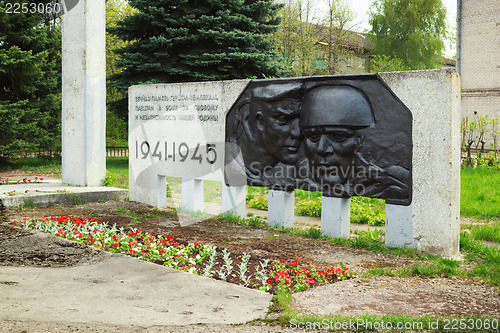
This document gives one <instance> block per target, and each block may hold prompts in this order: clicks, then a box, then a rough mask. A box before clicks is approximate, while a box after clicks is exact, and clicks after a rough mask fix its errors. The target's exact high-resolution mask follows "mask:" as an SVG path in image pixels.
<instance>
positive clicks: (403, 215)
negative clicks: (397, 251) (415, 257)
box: [385, 204, 413, 247]
mask: <svg viewBox="0 0 500 333" xmlns="http://www.w3.org/2000/svg"><path fill="white" fill-rule="evenodd" d="M385 245H387V246H395V247H406V246H412V245H413V206H412V205H410V206H398V205H390V204H386V205H385Z"/></svg>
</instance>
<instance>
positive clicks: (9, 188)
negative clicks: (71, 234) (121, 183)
mask: <svg viewBox="0 0 500 333" xmlns="http://www.w3.org/2000/svg"><path fill="white" fill-rule="evenodd" d="M22 179H23V178H19V177H12V178H10V179H9V181H11V182H14V181H17V180H19V181H20V183H19V184H17V183H10V184H9V185H0V210H1V209H18V208H22V207H41V206H50V205H53V204H55V203H57V204H72V203H73V204H75V203H79V202H97V201H104V200H113V199H116V200H121V199H125V198H126V197H128V190H125V189H119V188H114V187H105V186H100V187H82V186H71V185H67V184H64V183H63V182H62V181H61V180H60V179H44V180H43V181H42V182H38V183H34V182H33V181H34V180H35V179H34V178H33V177H29V179H30V180H31V181H32V182H23V181H22Z"/></svg>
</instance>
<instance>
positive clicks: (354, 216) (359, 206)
mask: <svg viewBox="0 0 500 333" xmlns="http://www.w3.org/2000/svg"><path fill="white" fill-rule="evenodd" d="M351 222H355V223H367V224H371V225H385V206H384V201H383V200H381V199H371V198H366V197H352V198H351Z"/></svg>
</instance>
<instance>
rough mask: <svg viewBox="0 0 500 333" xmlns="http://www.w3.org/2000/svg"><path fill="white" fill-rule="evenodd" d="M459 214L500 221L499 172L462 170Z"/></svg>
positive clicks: (486, 169) (481, 169)
mask: <svg viewBox="0 0 500 333" xmlns="http://www.w3.org/2000/svg"><path fill="white" fill-rule="evenodd" d="M461 181H462V184H461V191H460V195H461V198H460V212H461V215H462V216H468V217H476V218H483V219H488V220H489V219H492V218H493V219H500V170H499V169H496V168H488V167H477V168H475V169H472V168H466V169H462V173H461Z"/></svg>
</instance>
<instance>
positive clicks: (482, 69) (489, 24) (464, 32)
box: [458, 0, 500, 118]
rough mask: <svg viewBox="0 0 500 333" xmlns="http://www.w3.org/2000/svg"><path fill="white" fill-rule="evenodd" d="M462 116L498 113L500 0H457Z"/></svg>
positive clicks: (499, 98)
mask: <svg viewBox="0 0 500 333" xmlns="http://www.w3.org/2000/svg"><path fill="white" fill-rule="evenodd" d="M458 33H459V40H458V70H459V72H460V75H461V77H462V116H464V117H465V116H474V115H481V116H483V115H489V117H490V118H492V117H500V1H499V0H458Z"/></svg>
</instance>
